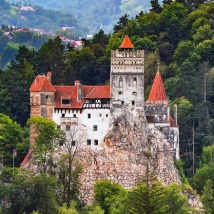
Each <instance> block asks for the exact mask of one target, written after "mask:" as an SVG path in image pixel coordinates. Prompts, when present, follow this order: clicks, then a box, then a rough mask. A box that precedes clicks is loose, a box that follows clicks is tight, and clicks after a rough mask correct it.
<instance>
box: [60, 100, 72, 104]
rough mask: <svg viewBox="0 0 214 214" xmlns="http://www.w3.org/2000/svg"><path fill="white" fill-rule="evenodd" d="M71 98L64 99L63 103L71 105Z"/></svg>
mask: <svg viewBox="0 0 214 214" xmlns="http://www.w3.org/2000/svg"><path fill="white" fill-rule="evenodd" d="M70 104H71V100H70V99H62V105H70Z"/></svg>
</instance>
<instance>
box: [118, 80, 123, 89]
mask: <svg viewBox="0 0 214 214" xmlns="http://www.w3.org/2000/svg"><path fill="white" fill-rule="evenodd" d="M122 87H123V79H122V78H120V79H119V88H122Z"/></svg>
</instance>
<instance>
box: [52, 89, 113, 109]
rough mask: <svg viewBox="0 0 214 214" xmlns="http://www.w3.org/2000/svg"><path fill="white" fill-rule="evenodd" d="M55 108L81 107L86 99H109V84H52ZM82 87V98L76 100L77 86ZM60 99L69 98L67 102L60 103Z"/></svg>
mask: <svg viewBox="0 0 214 214" xmlns="http://www.w3.org/2000/svg"><path fill="white" fill-rule="evenodd" d="M54 87H55V89H56V93H55V108H75V109H76V108H81V107H82V105H83V103H84V102H85V100H86V99H105V98H107V99H110V86H109V85H106V86H87V85H80V86H54ZM78 87H81V88H82V99H81V100H80V101H77V88H78ZM62 99H68V100H70V103H69V104H66V105H62Z"/></svg>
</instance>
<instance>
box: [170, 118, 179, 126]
mask: <svg viewBox="0 0 214 214" xmlns="http://www.w3.org/2000/svg"><path fill="white" fill-rule="evenodd" d="M169 122H170V127H178V125H177V124H176V123H175V120H174V119H173V117H172V116H170V117H169Z"/></svg>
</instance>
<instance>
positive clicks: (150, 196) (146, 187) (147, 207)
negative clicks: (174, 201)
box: [127, 181, 166, 214]
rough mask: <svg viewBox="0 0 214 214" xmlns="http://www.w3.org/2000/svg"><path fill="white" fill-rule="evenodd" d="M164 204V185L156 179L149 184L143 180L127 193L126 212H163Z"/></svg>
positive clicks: (133, 213) (151, 213)
mask: <svg viewBox="0 0 214 214" xmlns="http://www.w3.org/2000/svg"><path fill="white" fill-rule="evenodd" d="M165 206H166V203H165V191H164V187H163V186H162V184H161V183H160V182H158V181H153V183H151V184H148V183H147V182H144V181H143V182H141V183H140V184H139V185H138V186H137V187H134V188H133V189H132V190H131V191H130V193H129V195H128V200H127V210H128V213H132V214H138V213H145V214H153V213H154V214H155V213H163V211H164V209H165Z"/></svg>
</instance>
